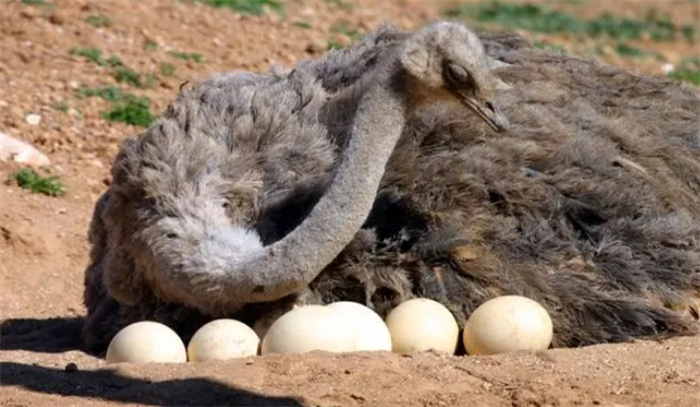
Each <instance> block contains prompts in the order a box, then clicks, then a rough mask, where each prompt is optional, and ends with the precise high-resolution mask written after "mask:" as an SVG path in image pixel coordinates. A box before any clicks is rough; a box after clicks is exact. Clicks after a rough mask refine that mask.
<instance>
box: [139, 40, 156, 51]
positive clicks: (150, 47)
mask: <svg viewBox="0 0 700 407" xmlns="http://www.w3.org/2000/svg"><path fill="white" fill-rule="evenodd" d="M142 48H143V50H144V51H155V50H157V49H158V43H157V42H155V41H152V40H145V41H144V42H143V45H142Z"/></svg>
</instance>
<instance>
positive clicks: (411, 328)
mask: <svg viewBox="0 0 700 407" xmlns="http://www.w3.org/2000/svg"><path fill="white" fill-rule="evenodd" d="M386 325H387V327H388V328H389V332H391V340H392V350H393V351H394V352H396V353H412V352H422V351H427V350H430V349H433V350H436V351H440V352H446V353H449V354H454V353H455V351H456V350H457V345H458V344H459V326H458V325H457V321H456V320H455V318H454V316H453V315H452V313H451V312H450V311H449V310H448V309H447V307H445V306H444V305H442V304H440V303H439V302H437V301H434V300H431V299H428V298H414V299H411V300H408V301H404V302H402V303H401V304H399V305H398V306H397V307H396V308H394V309H393V310H391V312H390V313H389V315H387V317H386Z"/></svg>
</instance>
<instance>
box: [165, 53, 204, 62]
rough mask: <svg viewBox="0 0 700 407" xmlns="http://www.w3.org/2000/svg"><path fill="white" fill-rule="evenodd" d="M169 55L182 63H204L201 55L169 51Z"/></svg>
mask: <svg viewBox="0 0 700 407" xmlns="http://www.w3.org/2000/svg"><path fill="white" fill-rule="evenodd" d="M169 54H170V55H172V56H174V57H175V58H178V59H182V60H183V61H189V60H192V61H194V62H198V63H199V62H202V61H204V57H203V56H202V54H198V53H196V52H180V51H170V52H169Z"/></svg>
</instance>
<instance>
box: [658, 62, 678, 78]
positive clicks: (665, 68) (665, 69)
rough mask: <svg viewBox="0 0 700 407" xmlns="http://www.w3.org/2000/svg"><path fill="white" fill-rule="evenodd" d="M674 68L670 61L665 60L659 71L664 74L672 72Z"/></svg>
mask: <svg viewBox="0 0 700 407" xmlns="http://www.w3.org/2000/svg"><path fill="white" fill-rule="evenodd" d="M675 69H676V67H675V66H673V64H672V63H670V62H667V63H665V64H663V65H661V72H663V74H664V75H668V74H669V73H671V72H673V71H674V70H675Z"/></svg>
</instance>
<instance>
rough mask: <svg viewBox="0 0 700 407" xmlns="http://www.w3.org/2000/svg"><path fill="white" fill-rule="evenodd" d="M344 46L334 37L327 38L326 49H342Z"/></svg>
mask: <svg viewBox="0 0 700 407" xmlns="http://www.w3.org/2000/svg"><path fill="white" fill-rule="evenodd" d="M344 47H345V46H344V45H343V44H341V43H340V42H339V41H338V40H336V39H334V38H330V39H328V44H327V45H326V49H328V50H329V51H330V50H332V49H342V48H344Z"/></svg>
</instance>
